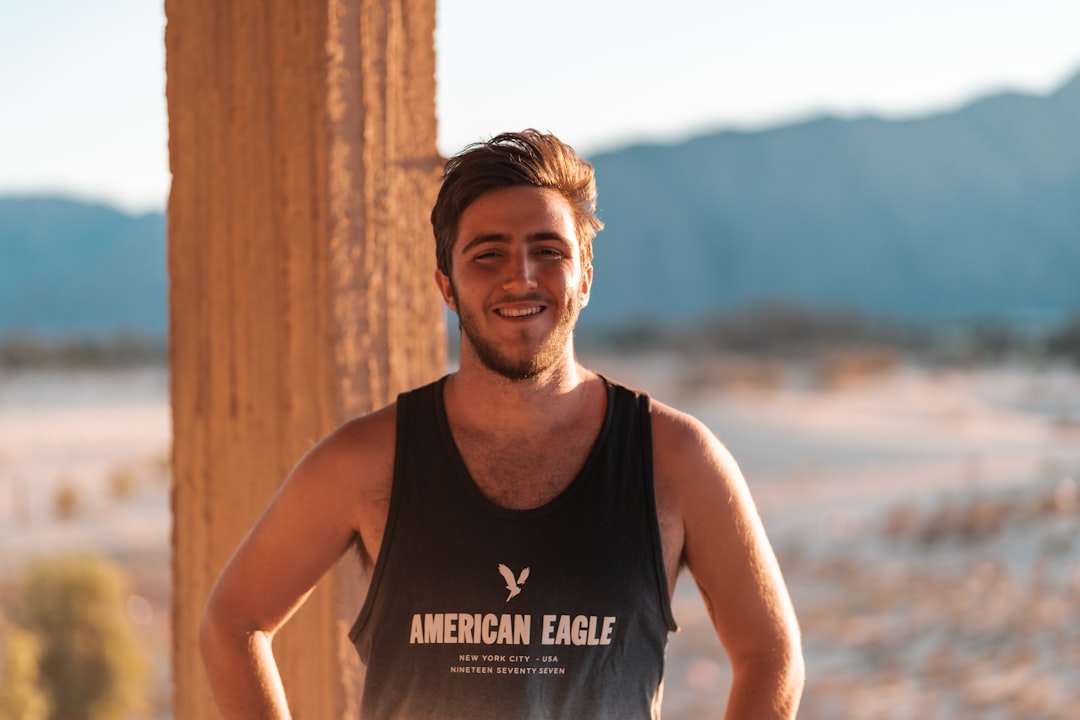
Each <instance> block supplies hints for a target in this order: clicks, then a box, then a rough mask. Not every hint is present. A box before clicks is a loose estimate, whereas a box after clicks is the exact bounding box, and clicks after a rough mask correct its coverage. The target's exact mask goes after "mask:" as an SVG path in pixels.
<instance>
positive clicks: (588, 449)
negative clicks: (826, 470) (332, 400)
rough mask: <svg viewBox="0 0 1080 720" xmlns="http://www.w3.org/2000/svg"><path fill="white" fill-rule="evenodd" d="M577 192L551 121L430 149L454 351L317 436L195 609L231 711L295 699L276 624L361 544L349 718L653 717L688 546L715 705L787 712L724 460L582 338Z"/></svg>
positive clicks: (284, 710) (582, 233) (793, 636)
mask: <svg viewBox="0 0 1080 720" xmlns="http://www.w3.org/2000/svg"><path fill="white" fill-rule="evenodd" d="M595 206H596V190H595V183H594V178H593V172H592V167H591V166H590V165H589V164H588V163H586V162H584V161H582V160H581V159H580V158H578V157H577V155H576V154H575V153H574V151H573V150H572V149H571V148H569V147H568V146H566V145H564V144H563V143H562V142H560V141H559V140H558V139H557V138H555V137H553V136H551V135H544V134H541V133H538V132H536V131H531V130H530V131H526V132H524V133H510V134H505V135H500V136H498V137H496V138H493V139H492V140H491V141H489V142H487V143H482V144H478V145H474V146H470V147H469V148H466V149H465V151H463V152H462V153H461V154H459V155H458V156H456V157H454V158H452V159H451V160H450V161H449V162H448V163H447V166H446V172H445V175H444V180H443V185H442V187H441V190H440V192H439V197H438V199H437V201H436V204H435V208H434V210H433V212H432V225H433V228H434V233H435V239H436V255H437V261H438V269H437V270H436V272H435V281H436V283H437V284H438V287H439V290H440V292H441V293H442V296H443V298H444V300H445V301H446V303H447V305H448V306H449V307H450V308H451V309H452V310H453V311H454V312H456V313H457V315H458V318H459V323H460V330H461V361H460V368H459V369H458V370H457V371H456V372H454V373H451V374H450V375H448V376H446V377H445V378H443V379H442V380H440V381H438V382H437V383H433V384H431V385H429V386H426V387H424V388H420V389H417V390H414V391H412V392H410V393H405V394H403V395H401V396H399V398H398V401H397V402H396V403H394V404H392V405H389V406H387V407H385V408H383V409H381V410H378V411H377V412H374V413H372V414H370V415H367V416H365V417H362V418H358V419H354V420H352V421H350V422H347V423H346V424H344V425H343V426H342V427H340V428H339V429H338V430H336V431H335V432H334V433H332V434H331V435H330V436H328V437H327V438H326V439H324V440H323V441H322V442H321V443H319V444H318V445H317V446H316V447H315V448H314V449H313V450H311V451H310V452H309V453H308V454H307V455H306V456H305V457H304V458H303V459H302V460H301V461H300V463H299V464H298V465H297V467H296V468H295V470H294V471H293V472H292V474H291V475H290V477H289V478H288V480H287V481H286V482H285V484H284V485H283V486H282V488H281V490H280V491H279V493H278V494H277V496H276V497H275V498H274V500H273V502H272V503H271V504H270V506H269V508H268V509H267V511H266V513H265V514H264V516H263V517H262V518H261V519H260V520H259V522H258V523H257V524H256V526H255V527H254V529H253V530H252V531H251V533H250V534H249V535H248V537H247V538H246V539H245V540H244V542H243V543H242V544H241V546H240V548H239V549H238V550H237V552H236V554H235V555H234V557H233V558H232V560H231V561H230V562H229V564H228V566H227V567H226V568H225V570H224V572H223V573H222V575H221V578H220V579H219V580H218V583H217V585H216V586H215V588H214V590H213V592H212V594H211V596H210V599H209V602H208V604H207V608H206V614H205V617H204V620H203V624H202V628H201V643H202V650H203V657H204V660H205V663H206V667H207V670H208V673H209V676H210V678H211V683H212V685H213V688H214V693H215V697H216V700H217V702H218V705H219V707H220V708H221V711H222V714H223V715H224V716H225V717H227V718H232V717H236V718H256V717H257V718H286V717H288V716H289V713H288V707H287V704H286V700H285V692H284V689H283V688H282V684H281V681H280V677H279V675H278V672H277V667H276V665H275V663H274V658H273V654H272V651H271V640H272V638H273V636H274V633H275V632H276V631H277V630H278V629H279V628H280V627H281V626H282V625H283V624H284V623H285V622H286V621H287V620H288V618H289V617H290V616H291V615H292V613H293V612H295V611H296V609H297V608H298V607H299V606H300V605H301V603H303V601H304V599H305V598H306V597H307V595H308V593H309V592H310V591H311V590H312V588H313V587H314V585H315V583H316V582H317V581H318V580H319V578H320V577H321V576H322V575H323V574H324V573H325V572H326V571H327V570H328V569H329V568H330V567H331V566H332V565H333V564H334V563H335V562H336V561H337V559H338V558H339V557H340V556H341V555H342V554H343V553H345V552H346V551H347V550H348V548H349V547H350V546H351V545H354V544H355V546H356V547H357V549H358V550H359V553H360V556H361V558H362V560H363V562H364V565H365V568H366V570H367V571H368V572H369V574H370V577H371V584H370V588H369V590H368V596H367V599H366V601H365V604H364V607H363V608H362V610H361V611H360V616H359V618H358V619H357V622H356V624H355V625H354V627H353V629H352V631H351V633H350V638H351V639H352V640H353V642H354V643H355V644H356V646H357V649H358V651H359V652H360V654H361V657H362V658H363V660H364V662H365V663H366V665H367V676H366V680H365V684H364V685H365V687H364V696H363V699H362V709H363V714H364V717H365V718H376V719H378V720H382V719H384V718H388V719H389V718H392V719H394V720H397V719H398V718H407V719H408V720H436V719H439V720H442V719H446V718H470V719H472V720H487V719H489V718H515V719H516V718H573V719H588V718H593V719H598V720H606V719H611V720H631V719H636V718H658V717H659V716H660V710H659V708H660V699H661V694H662V673H663V661H664V651H665V647H666V642H667V636H668V633H669V632H671V631H673V630H675V629H676V625H675V620H674V618H673V617H672V615H671V606H670V600H671V597H672V594H673V592H674V590H675V580H676V577H677V576H678V574H679V571H680V570H681V569H682V568H683V567H684V566H685V567H686V568H688V569H689V571H690V573H691V574H692V575H693V577H694V579H695V580H696V581H697V584H698V586H699V588H700V590H701V593H702V596H703V597H704V599H705V603H706V605H707V608H708V610H709V613H710V616H711V618H712V620H713V623H714V626H715V628H716V632H717V634H718V636H719V638H720V640H721V641H722V643H723V645H724V647H725V649H726V651H727V652H728V654H729V656H730V658H731V663H732V668H733V673H734V681H733V685H732V689H731V696H730V700H729V703H728V708H727V717H729V718H754V719H755V720H756V719H758V718H787V717H794V715H795V712H796V709H797V706H798V701H799V697H800V694H801V691H802V684H803V664H802V663H803V661H802V654H801V648H800V642H799V632H798V627H797V623H796V619H795V615H794V612H793V610H792V606H791V602H790V599H789V597H788V594H787V590H786V588H785V586H784V582H783V579H782V577H781V574H780V569H779V567H778V564H777V561H776V558H775V556H774V554H773V551H772V549H771V548H770V546H769V543H768V540H767V539H766V536H765V532H764V530H763V528H762V526H761V522H760V520H759V518H758V515H757V512H756V510H755V509H754V506H753V502H752V500H751V498H750V495H749V492H748V490H747V487H746V483H745V482H744V480H743V478H742V476H741V474H740V471H739V469H738V467H737V465H736V464H735V462H734V460H733V459H732V457H731V456H730V454H729V453H728V451H727V450H726V449H725V448H724V447H723V446H722V445H721V444H720V442H719V441H718V440H717V439H716V438H715V437H714V436H713V434H712V433H711V432H710V431H709V430H708V429H706V428H705V427H704V426H703V425H702V424H701V423H700V422H698V421H697V420H695V419H694V418H692V417H689V416H687V415H685V414H683V413H681V412H679V411H677V410H674V409H672V408H670V407H667V406H666V405H663V404H661V403H658V402H651V401H650V400H649V398H648V397H647V396H646V395H644V394H642V393H639V392H636V391H632V390H629V389H627V388H624V387H622V386H619V385H617V384H615V383H613V382H611V381H609V380H607V379H606V378H604V377H602V376H600V375H598V374H597V373H595V372H593V371H591V370H588V369H586V368H585V367H583V366H582V365H580V364H579V363H578V361H577V359H576V357H575V354H574V346H573V330H574V325H575V323H576V321H577V317H578V313H579V312H580V311H581V309H582V308H583V307H584V306H585V305H586V304H587V303H588V300H589V291H590V288H591V285H592V279H593V269H592V262H591V261H592V238H593V236H594V235H595V234H596V232H597V231H598V230H599V229H600V228H601V227H602V225H601V223H600V221H599V220H598V219H597V218H596V216H595V215H594V211H595Z"/></svg>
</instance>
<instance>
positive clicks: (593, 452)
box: [433, 374, 616, 518]
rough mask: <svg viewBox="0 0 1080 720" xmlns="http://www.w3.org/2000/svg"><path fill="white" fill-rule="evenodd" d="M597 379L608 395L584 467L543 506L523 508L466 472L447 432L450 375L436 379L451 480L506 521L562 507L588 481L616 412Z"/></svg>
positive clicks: (606, 382) (437, 406) (440, 426)
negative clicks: (498, 497) (495, 496)
mask: <svg viewBox="0 0 1080 720" xmlns="http://www.w3.org/2000/svg"><path fill="white" fill-rule="evenodd" d="M597 376H598V377H599V378H600V380H601V381H602V382H603V384H604V390H605V391H606V392H607V402H606V404H605V408H604V420H603V422H602V423H601V425H600V432H598V433H597V434H596V440H594V441H593V445H592V447H591V448H590V449H589V454H588V455H587V456H586V458H585V462H584V464H582V466H581V469H580V470H579V471H578V473H577V475H575V476H574V479H573V480H571V481H570V484H569V485H567V486H566V487H565V488H564V489H563V490H562V492H560V493H559V494H558V495H556V496H555V497H553V498H552V499H551V500H548V501H547V502H546V503H544V504H542V505H538V506H536V507H534V508H523V509H515V508H508V507H503V506H502V505H499V504H498V503H496V502H494V501H493V500H491V499H490V498H488V497H487V496H486V495H484V493H483V492H481V490H480V488H479V487H478V486H477V484H476V480H474V479H473V476H472V473H470V472H469V468H468V466H467V465H466V464H465V459H464V458H463V457H462V456H461V451H460V450H459V449H458V446H457V442H456V441H455V440H454V433H453V432H452V431H451V430H450V419H449V418H448V417H447V414H446V404H445V402H444V398H443V392H444V388H445V386H446V379H447V378H448V377H450V376H449V375H444V376H443V377H441V378H439V380H438V382H437V387H436V388H435V392H434V393H433V395H434V397H435V422H436V426H437V427H438V432H439V436H440V437H441V438H442V442H443V444H444V445H445V447H446V450H447V453H448V455H449V457H450V462H451V463H452V464H453V467H452V471H453V472H452V473H451V475H452V477H453V479H454V480H455V481H457V482H458V483H459V484H460V485H461V487H462V488H463V489H464V490H465V491H466V492H467V493H468V494H469V495H470V496H471V497H472V498H473V500H475V501H476V503H477V504H478V505H479V506H480V507H481V508H482V509H483V510H485V511H487V512H489V513H491V514H493V515H497V516H501V517H505V518H529V517H540V516H542V515H546V514H547V513H549V512H551V511H553V510H555V509H556V508H557V507H559V506H560V505H562V504H563V503H564V502H566V501H567V500H568V498H570V497H572V496H573V495H574V494H575V493H576V492H577V489H578V488H579V487H581V486H582V485H584V484H585V482H586V481H587V480H588V477H589V473H590V471H591V470H592V467H593V465H595V464H596V463H597V461H598V458H599V457H600V454H601V449H602V448H603V446H604V443H605V442H606V440H607V437H608V434H609V433H610V428H611V423H612V418H613V416H614V410H615V390H616V388H615V387H614V386H613V385H612V383H611V381H610V380H608V379H607V378H606V377H605V376H603V375H600V374H597Z"/></svg>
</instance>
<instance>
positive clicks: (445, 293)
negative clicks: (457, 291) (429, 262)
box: [435, 269, 457, 312]
mask: <svg viewBox="0 0 1080 720" xmlns="http://www.w3.org/2000/svg"><path fill="white" fill-rule="evenodd" d="M435 284H436V285H437V286H438V287H439V293H440V294H441V295H442V299H443V302H444V303H446V307H448V308H450V309H451V310H453V311H454V312H457V303H455V302H454V290H453V287H454V286H453V283H452V282H451V281H450V278H449V277H447V275H446V273H444V272H443V271H442V270H438V269H436V270H435Z"/></svg>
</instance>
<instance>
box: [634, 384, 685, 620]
mask: <svg viewBox="0 0 1080 720" xmlns="http://www.w3.org/2000/svg"><path fill="white" fill-rule="evenodd" d="M638 419H639V421H640V423H641V429H640V432H641V463H642V471H643V475H642V476H643V478H644V486H645V509H646V512H647V513H648V516H649V522H648V526H649V535H650V538H649V539H650V543H651V545H652V548H653V553H652V555H653V564H654V567H655V571H656V592H657V595H658V599H659V601H660V609H661V612H662V613H663V615H664V622H665V623H666V624H667V628H668V631H669V632H678V630H679V624H678V623H677V622H676V621H675V616H674V614H673V613H672V610H671V595H670V594H669V592H668V577H667V569H666V568H665V567H664V546H663V543H662V542H661V539H660V518H659V516H658V515H657V514H656V488H655V483H654V482H653V451H652V403H651V402H650V400H649V396H648V395H646V394H644V393H642V394H641V395H639V396H638Z"/></svg>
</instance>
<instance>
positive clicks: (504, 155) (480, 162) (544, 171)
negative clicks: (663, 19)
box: [431, 129, 604, 275]
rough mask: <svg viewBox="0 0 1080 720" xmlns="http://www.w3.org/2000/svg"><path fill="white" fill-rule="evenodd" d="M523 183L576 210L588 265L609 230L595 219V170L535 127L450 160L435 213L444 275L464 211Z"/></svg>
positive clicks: (434, 226) (433, 222)
mask: <svg viewBox="0 0 1080 720" xmlns="http://www.w3.org/2000/svg"><path fill="white" fill-rule="evenodd" d="M521 185H531V186H533V187H539V188H550V189H552V190H557V191H558V192H560V193H562V195H563V197H565V198H566V199H567V201H568V202H569V203H570V207H571V208H573V211H574V230H575V232H576V233H577V237H578V243H579V245H580V248H581V264H582V267H588V265H589V264H590V263H591V262H592V255H593V253H592V240H593V237H595V236H596V233H598V232H599V231H600V230H601V229H602V228H603V227H604V224H603V223H602V222H600V219H599V218H598V217H596V178H595V176H594V174H593V167H592V165H590V164H589V163H588V162H586V161H585V160H582V159H581V158H580V157H579V156H578V154H577V153H576V152H574V149H573V148H572V147H570V146H569V145H567V144H566V143H564V142H562V141H561V140H559V139H558V138H557V137H555V136H554V135H550V134H545V133H541V132H539V131H537V130H531V129H530V130H525V131H523V132H519V133H503V134H501V135H497V136H495V137H493V138H491V139H490V140H488V141H487V142H482V143H474V144H472V145H469V146H468V147H466V148H465V149H464V150H462V151H461V152H460V153H458V154H457V155H455V156H454V157H452V158H450V159H449V160H447V162H446V167H445V169H444V171H443V182H442V187H441V188H439V196H438V198H437V199H436V200H435V207H434V208H433V209H432V211H431V227H432V230H433V231H434V233H435V259H436V261H437V263H438V266H439V269H440V270H442V271H443V273H445V274H446V275H449V274H450V257H451V252H450V251H451V249H452V248H453V246H454V238H455V236H456V235H457V229H458V221H459V220H460V219H461V214H462V213H463V212H465V208H467V207H468V206H469V205H470V204H472V203H473V202H474V201H475V200H476V199H477V198H479V197H480V196H481V195H483V194H484V193H486V192H490V191H491V190H499V189H502V188H508V187H517V186H521Z"/></svg>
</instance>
